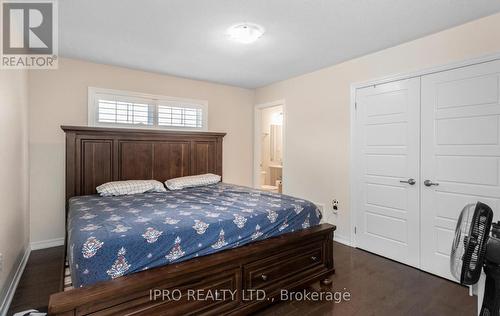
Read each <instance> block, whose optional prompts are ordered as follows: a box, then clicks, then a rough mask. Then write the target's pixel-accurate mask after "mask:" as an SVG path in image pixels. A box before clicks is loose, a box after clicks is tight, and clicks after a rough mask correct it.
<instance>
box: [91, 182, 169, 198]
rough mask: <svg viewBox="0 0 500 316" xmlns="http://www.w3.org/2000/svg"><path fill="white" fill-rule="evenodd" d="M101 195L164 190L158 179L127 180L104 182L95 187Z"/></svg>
mask: <svg viewBox="0 0 500 316" xmlns="http://www.w3.org/2000/svg"><path fill="white" fill-rule="evenodd" d="M96 190H97V193H99V194H100V195H101V196H117V195H130V194H137V193H145V192H166V191H167V190H166V189H165V187H164V186H163V184H162V183H161V182H160V181H156V180H127V181H113V182H107V183H104V184H102V185H100V186H98V187H97V188H96Z"/></svg>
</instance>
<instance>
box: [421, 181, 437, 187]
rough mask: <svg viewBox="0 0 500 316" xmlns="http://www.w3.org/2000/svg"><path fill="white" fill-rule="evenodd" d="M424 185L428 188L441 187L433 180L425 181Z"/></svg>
mask: <svg viewBox="0 0 500 316" xmlns="http://www.w3.org/2000/svg"><path fill="white" fill-rule="evenodd" d="M424 185H425V186H426V187H430V186H433V185H435V186H438V185H439V183H437V182H432V181H431V180H425V181H424Z"/></svg>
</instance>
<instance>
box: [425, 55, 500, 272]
mask: <svg viewBox="0 0 500 316" xmlns="http://www.w3.org/2000/svg"><path fill="white" fill-rule="evenodd" d="M499 96H500V61H493V62H488V63H483V64H478V65H474V66H469V67H463V68H458V69H454V70H449V71H444V72H440V73H436V74H432V75H427V76H423V77H422V183H421V184H420V185H421V190H422V201H421V203H422V208H421V221H422V245H421V246H422V248H421V252H422V259H421V268H422V269H423V270H426V271H428V272H431V273H434V274H437V275H439V276H442V277H446V278H449V279H452V280H454V279H453V278H452V276H451V274H450V268H449V256H450V250H451V244H452V241H453V237H454V232H455V225H456V221H457V218H458V215H459V214H460V211H461V210H462V208H463V207H464V206H465V205H466V204H468V203H475V202H477V201H481V202H484V203H486V204H488V205H489V206H491V208H492V209H493V210H494V212H495V213H497V214H496V215H497V216H498V212H499V211H500V208H499V206H500V204H499V198H500V159H499V158H500V124H499V115H500V101H499ZM425 180H428V182H427V185H428V186H427V185H425V184H424V181H425Z"/></svg>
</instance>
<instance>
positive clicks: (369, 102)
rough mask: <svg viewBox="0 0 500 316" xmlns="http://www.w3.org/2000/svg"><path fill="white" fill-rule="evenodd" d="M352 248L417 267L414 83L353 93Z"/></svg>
mask: <svg viewBox="0 0 500 316" xmlns="http://www.w3.org/2000/svg"><path fill="white" fill-rule="evenodd" d="M356 133H357V137H356V139H357V141H356V144H355V146H356V154H355V157H353V159H354V160H353V161H354V163H355V166H356V167H355V169H356V175H355V179H356V190H359V191H358V192H353V194H355V195H356V196H357V197H359V200H358V201H357V202H356V205H355V207H356V245H357V247H359V248H362V249H365V250H368V251H371V252H374V253H377V254H380V255H382V256H385V257H388V258H391V259H394V260H397V261H400V262H403V263H406V264H408V265H412V266H415V267H418V266H419V258H420V257H419V256H420V219H419V216H420V215H419V182H420V177H419V161H420V154H419V153H420V78H413V79H407V80H402V81H397V82H392V83H387V84H382V85H377V86H375V87H373V86H371V87H367V88H362V89H358V90H357V91H356Z"/></svg>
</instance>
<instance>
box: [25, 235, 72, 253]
mask: <svg viewBox="0 0 500 316" xmlns="http://www.w3.org/2000/svg"><path fill="white" fill-rule="evenodd" d="M62 245H64V237H63V238H54V239H48V240H41V241H33V242H32V243H31V250H38V249H45V248H51V247H57V246H62Z"/></svg>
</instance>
